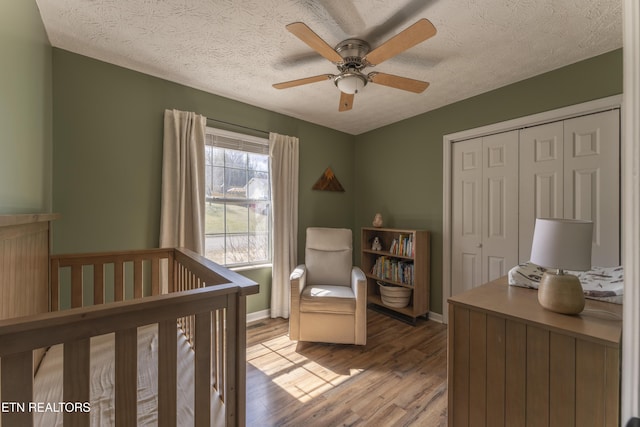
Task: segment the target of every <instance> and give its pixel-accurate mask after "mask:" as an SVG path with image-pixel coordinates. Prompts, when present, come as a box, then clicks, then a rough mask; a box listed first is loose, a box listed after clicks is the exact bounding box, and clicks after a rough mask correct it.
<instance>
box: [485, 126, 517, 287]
mask: <svg viewBox="0 0 640 427" xmlns="http://www.w3.org/2000/svg"><path fill="white" fill-rule="evenodd" d="M482 148H483V162H484V168H483V186H482V192H483V195H482V201H483V206H482V212H483V214H484V216H483V220H482V228H483V229H482V283H485V282H488V281H490V280H494V279H497V278H498V277H501V276H504V275H506V274H507V273H508V272H509V269H510V268H512V267H513V266H515V265H516V264H517V263H518V132H517V131H511V132H504V133H499V134H495V135H490V136H486V137H483V138H482Z"/></svg>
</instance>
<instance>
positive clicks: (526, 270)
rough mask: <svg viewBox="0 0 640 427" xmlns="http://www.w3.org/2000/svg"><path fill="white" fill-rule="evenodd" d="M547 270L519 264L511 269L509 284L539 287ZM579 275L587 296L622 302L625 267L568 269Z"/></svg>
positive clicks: (527, 264)
mask: <svg viewBox="0 0 640 427" xmlns="http://www.w3.org/2000/svg"><path fill="white" fill-rule="evenodd" d="M545 271H546V269H545V268H543V267H540V266H538V265H536V264H533V263H531V262H526V263H524V264H520V265H517V266H515V267H513V268H512V269H511V270H509V284H510V285H513V286H521V287H525V288H531V289H538V285H539V283H540V279H542V275H543V274H544V272H545ZM567 273H570V274H573V275H576V276H578V279H580V284H581V285H582V289H583V291H584V296H585V298H590V299H595V300H599V301H605V302H612V303H615V304H622V298H623V294H624V269H623V268H622V266H617V267H592V268H591V270H589V271H568V270H567Z"/></svg>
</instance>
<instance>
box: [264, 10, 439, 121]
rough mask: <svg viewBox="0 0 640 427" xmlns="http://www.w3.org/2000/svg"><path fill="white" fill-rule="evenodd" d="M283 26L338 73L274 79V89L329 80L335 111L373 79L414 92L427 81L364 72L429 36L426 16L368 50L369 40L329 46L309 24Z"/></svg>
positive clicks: (431, 28) (430, 29) (345, 106)
mask: <svg viewBox="0 0 640 427" xmlns="http://www.w3.org/2000/svg"><path fill="white" fill-rule="evenodd" d="M286 28H287V30H289V32H291V33H292V34H293V35H295V36H296V37H298V38H299V39H300V40H302V41H303V42H305V43H306V44H307V45H309V47H311V48H312V49H313V50H315V51H316V52H318V53H319V54H320V55H322V56H323V57H325V58H326V59H328V60H329V61H331V62H333V63H334V64H335V65H336V66H337V67H338V71H339V73H338V74H320V75H318V76H313V77H306V78H303V79H297V80H291V81H288V82H282V83H276V84H274V85H273V87H274V88H276V89H286V88H290V87H295V86H301V85H305V84H308V83H315V82H320V81H323V80H333V82H334V84H335V85H336V86H337V87H338V89H340V92H341V94H340V105H339V107H338V110H339V111H347V110H351V108H352V107H353V98H354V95H355V94H356V93H358V92H359V91H360V90H361V89H362V88H363V87H364V86H366V85H367V83H369V82H371V83H376V84H380V85H384V86H389V87H392V88H395V89H402V90H406V91H409V92H414V93H422V92H423V91H424V90H425V89H426V88H427V87H428V86H429V83H427V82H423V81H421V80H414V79H410V78H408V77H401V76H396V75H393V74H386V73H380V72H377V71H372V72H370V73H368V74H364V73H363V70H364V69H365V68H367V67H373V66H376V65H378V64H380V63H382V62H383V61H386V60H387V59H389V58H392V57H394V56H396V55H397V54H399V53H401V52H404V51H405V50H407V49H409V48H411V47H413V46H415V45H417V44H418V43H421V42H423V41H425V40H427V39H428V38H430V37H433V36H434V35H435V34H436V28H435V27H434V26H433V24H432V23H431V22H430V21H429V20H428V19H424V18H423V19H420V20H418V21H417V22H416V23H415V24H413V25H411V26H410V27H408V28H406V29H405V30H403V31H401V32H400V33H398V34H396V35H395V36H393V37H391V38H390V39H389V40H387V41H386V42H384V43H383V44H381V45H380V46H378V47H377V48H375V49H373V50H371V47H370V46H369V44H368V43H367V42H366V41H364V40H360V39H346V40H343V41H341V42H340V43H338V44H337V45H336V47H335V49H333V48H331V46H329V45H328V44H327V42H325V41H324V40H323V39H321V38H320V36H318V35H317V34H316V33H314V32H313V31H312V30H311V28H309V27H308V26H307V25H306V24H304V23H302V22H294V23H292V24H289V25H287V26H286Z"/></svg>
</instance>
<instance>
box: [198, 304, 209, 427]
mask: <svg viewBox="0 0 640 427" xmlns="http://www.w3.org/2000/svg"><path fill="white" fill-rule="evenodd" d="M195 329H196V330H195V342H196V354H195V370H194V376H195V397H194V400H195V404H194V406H195V425H197V426H203V425H207V426H208V425H210V423H211V421H210V420H211V312H205V313H198V314H196V315H195Z"/></svg>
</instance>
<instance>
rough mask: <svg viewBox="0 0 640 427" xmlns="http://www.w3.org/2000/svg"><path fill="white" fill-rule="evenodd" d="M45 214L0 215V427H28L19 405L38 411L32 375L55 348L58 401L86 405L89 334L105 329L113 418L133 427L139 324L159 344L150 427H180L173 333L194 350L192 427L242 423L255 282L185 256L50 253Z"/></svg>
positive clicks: (171, 252) (76, 421)
mask: <svg viewBox="0 0 640 427" xmlns="http://www.w3.org/2000/svg"><path fill="white" fill-rule="evenodd" d="M56 217H57V216H56V215H53V214H39V215H11V216H8V215H4V216H0V319H2V320H0V401H1V402H2V404H3V406H2V411H1V412H2V417H1V421H2V425H4V426H22V425H33V411H31V410H30V409H34V408H36V406H34V405H36V404H42V403H43V402H34V399H33V396H34V386H33V384H34V373H35V371H36V369H37V366H38V363H39V361H40V358H41V356H42V354H43V353H44V350H45V349H47V348H48V347H50V346H53V345H56V344H63V352H64V356H63V367H64V368H63V373H62V378H63V386H62V388H63V401H64V402H76V403H77V402H89V401H90V399H91V397H90V390H89V366H90V347H91V337H97V336H101V335H104V334H111V333H113V334H114V335H115V340H114V342H115V350H114V351H115V356H114V364H115V373H114V385H113V386H114V390H115V397H114V398H113V401H114V403H115V404H114V410H115V414H114V416H115V422H116V425H125V426H129V425H136V416H137V415H136V408H137V404H138V402H137V400H136V399H137V389H136V378H137V375H136V373H137V363H136V360H137V345H136V343H137V331H138V329H137V328H138V327H141V326H144V325H149V324H156V325H157V336H158V340H157V342H158V350H157V351H158V354H157V360H158V362H157V375H158V377H157V390H158V392H157V421H158V425H159V426H171V425H179V424H180V420H179V419H178V420H177V419H176V416H177V415H176V414H177V408H176V405H177V404H176V402H177V399H176V397H177V396H176V395H177V387H176V377H177V376H178V375H180V372H178V363H177V360H176V359H177V356H176V354H177V350H176V339H177V338H176V327H180V328H181V330H182V331H184V335H185V336H186V339H187V341H188V342H189V343H190V345H191V348H192V349H193V352H194V367H193V378H194V381H193V383H194V384H193V387H194V399H193V400H194V401H193V414H194V415H193V416H194V422H195V425H197V426H200V425H212V424H214V425H227V426H232V425H244V420H245V395H246V389H245V387H246V378H245V369H246V347H245V346H246V329H245V328H246V296H247V295H249V294H254V293H257V292H258V285H257V284H256V283H255V282H253V281H250V280H249V279H246V278H245V277H243V276H241V275H239V274H237V273H234V272H231V271H229V270H228V269H226V268H223V267H221V266H219V265H217V264H215V263H213V262H211V261H209V260H207V259H205V258H203V257H201V256H199V255H197V254H195V253H193V252H191V251H189V250H184V249H150V250H141V251H127V252H114V253H104V254H85V255H54V256H49V246H50V245H49V235H50V233H49V224H50V221H51V220H54V219H55V218H56ZM65 305H66V306H69V308H68V309H67V308H66V307H64V306H65ZM63 308H64V309H63ZM45 357H46V356H45ZM29 405H31V407H30V406H29ZM67 409H68V408H67ZM34 410H37V409H34ZM62 412H63V417H64V425H65V426H67V425H70V426H74V425H89V423H90V418H89V412H85V411H82V410H63V411H62Z"/></svg>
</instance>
